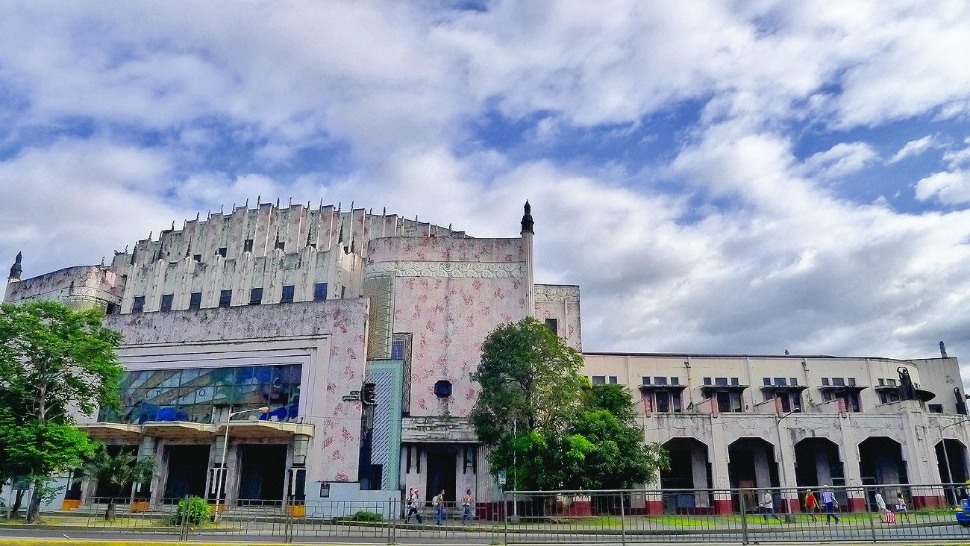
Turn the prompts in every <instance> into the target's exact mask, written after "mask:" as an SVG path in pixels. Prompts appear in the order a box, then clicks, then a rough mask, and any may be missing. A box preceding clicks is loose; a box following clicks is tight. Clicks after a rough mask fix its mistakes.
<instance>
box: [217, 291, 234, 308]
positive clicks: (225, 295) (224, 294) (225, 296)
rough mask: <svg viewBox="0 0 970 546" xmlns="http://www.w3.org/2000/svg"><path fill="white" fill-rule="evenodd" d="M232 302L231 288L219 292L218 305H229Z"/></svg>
mask: <svg viewBox="0 0 970 546" xmlns="http://www.w3.org/2000/svg"><path fill="white" fill-rule="evenodd" d="M230 304H232V290H223V291H221V292H219V307H229V305H230Z"/></svg>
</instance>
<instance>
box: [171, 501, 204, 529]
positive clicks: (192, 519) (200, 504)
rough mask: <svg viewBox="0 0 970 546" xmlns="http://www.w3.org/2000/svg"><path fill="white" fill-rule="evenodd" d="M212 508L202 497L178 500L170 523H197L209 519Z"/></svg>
mask: <svg viewBox="0 0 970 546" xmlns="http://www.w3.org/2000/svg"><path fill="white" fill-rule="evenodd" d="M211 515H212V509H211V508H209V504H208V503H206V501H205V499H203V498H202V497H188V498H184V499H182V500H180V501H179V505H178V509H177V510H175V515H173V516H172V523H174V524H176V525H184V524H189V525H199V524H201V523H202V522H203V521H209V517H210V516H211Z"/></svg>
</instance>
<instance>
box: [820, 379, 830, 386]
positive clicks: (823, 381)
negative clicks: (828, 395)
mask: <svg viewBox="0 0 970 546" xmlns="http://www.w3.org/2000/svg"><path fill="white" fill-rule="evenodd" d="M828 385H829V378H828V377H823V378H822V386H823V387H827V386H828Z"/></svg>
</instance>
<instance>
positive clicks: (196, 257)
mask: <svg viewBox="0 0 970 546" xmlns="http://www.w3.org/2000/svg"><path fill="white" fill-rule="evenodd" d="M192 259H193V260H195V261H197V262H201V261H202V255H201V254H193V255H192Z"/></svg>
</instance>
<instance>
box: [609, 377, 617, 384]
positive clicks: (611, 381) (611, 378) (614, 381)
mask: <svg viewBox="0 0 970 546" xmlns="http://www.w3.org/2000/svg"><path fill="white" fill-rule="evenodd" d="M616 382H617V377H616V376H615V375H611V376H610V385H616Z"/></svg>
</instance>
